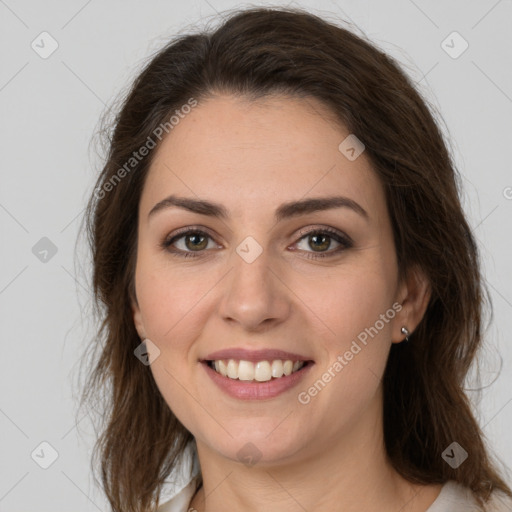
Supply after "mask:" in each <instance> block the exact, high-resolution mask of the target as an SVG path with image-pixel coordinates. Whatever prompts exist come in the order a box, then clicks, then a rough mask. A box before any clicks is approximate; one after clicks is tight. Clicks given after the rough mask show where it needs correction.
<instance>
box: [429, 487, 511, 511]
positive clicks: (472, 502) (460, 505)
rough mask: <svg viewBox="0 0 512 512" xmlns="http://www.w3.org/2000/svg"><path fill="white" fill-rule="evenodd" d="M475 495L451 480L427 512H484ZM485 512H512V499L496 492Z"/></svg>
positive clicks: (486, 505) (487, 504)
mask: <svg viewBox="0 0 512 512" xmlns="http://www.w3.org/2000/svg"><path fill="white" fill-rule="evenodd" d="M482 510H483V509H482V508H481V507H480V506H479V505H478V502H477V501H476V499H475V497H474V496H473V493H472V492H471V490H470V489H468V488H467V487H464V486H463V485H461V484H459V483H457V482H455V481H453V480H450V481H448V482H446V483H445V484H444V486H443V488H442V490H441V493H440V494H439V496H438V497H437V499H436V500H435V501H434V503H432V505H431V506H430V507H429V508H428V510H427V511H426V512H482ZM485 512H512V499H511V498H509V497H508V496H507V495H506V494H504V493H503V492H501V491H495V492H493V493H492V494H491V497H490V498H489V500H488V501H487V502H486V504H485Z"/></svg>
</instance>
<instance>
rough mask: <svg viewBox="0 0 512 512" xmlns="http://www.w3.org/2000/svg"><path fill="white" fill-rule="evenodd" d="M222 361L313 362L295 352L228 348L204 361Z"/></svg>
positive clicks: (210, 355) (209, 355) (208, 356)
mask: <svg viewBox="0 0 512 512" xmlns="http://www.w3.org/2000/svg"><path fill="white" fill-rule="evenodd" d="M220 359H235V360H244V361H252V362H257V361H273V360H275V359H281V360H283V361H287V360H291V361H312V359H311V358H310V357H306V356H302V355H300V354H295V353H293V352H286V351H284V350H277V349H261V350H247V349H245V348H226V349H224V350H218V351H216V352H212V353H211V354H208V355H207V356H206V357H205V358H204V359H203V361H219V360H220Z"/></svg>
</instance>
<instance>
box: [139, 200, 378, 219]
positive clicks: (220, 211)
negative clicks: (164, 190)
mask: <svg viewBox="0 0 512 512" xmlns="http://www.w3.org/2000/svg"><path fill="white" fill-rule="evenodd" d="M173 206H174V207H178V208H183V209H185V210H188V211H190V212H193V213H197V214H199V215H207V216H209V217H216V218H219V219H224V220H226V219H228V218H229V213H228V210H227V209H226V208H225V207H224V206H223V205H221V204H219V203H214V202H212V201H207V200H204V199H194V198H191V197H179V196H176V195H170V196H168V197H166V198H165V199H163V200H162V201H160V202H158V203H157V204H155V206H153V208H152V209H151V211H150V212H149V214H148V217H151V216H153V215H154V214H155V213H157V212H159V211H162V210H164V209H167V208H171V207H173ZM333 208H349V209H351V210H353V211H355V212H356V213H358V214H359V215H361V216H362V217H364V218H365V219H366V220H368V219H369V215H368V213H367V211H366V210H365V209H364V208H363V207H362V206H361V205H360V204H359V203H357V202H356V201H354V200H353V199H350V198H349V197H345V196H332V197H317V198H310V199H303V200H300V201H290V202H288V203H283V204H281V205H280V206H279V208H277V210H276V212H275V214H274V217H275V220H276V222H279V221H282V220H284V219H288V218H292V217H298V216H300V215H306V214H308V213H314V212H319V211H324V210H330V209H333Z"/></svg>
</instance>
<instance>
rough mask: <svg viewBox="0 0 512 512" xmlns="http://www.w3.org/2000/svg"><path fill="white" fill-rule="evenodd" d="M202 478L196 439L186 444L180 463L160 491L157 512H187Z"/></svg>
mask: <svg viewBox="0 0 512 512" xmlns="http://www.w3.org/2000/svg"><path fill="white" fill-rule="evenodd" d="M200 479H201V471H200V466H199V459H198V457H197V447H196V443H195V439H192V441H191V442H190V443H189V444H188V445H187V446H186V448H185V450H184V451H183V454H182V456H181V459H180V461H179V462H178V465H177V466H176V468H175V469H174V471H173V472H172V473H171V474H170V475H169V477H168V478H167V479H166V480H165V482H164V485H163V486H162V490H161V491H160V501H159V503H160V505H159V507H158V511H157V512H187V510H188V507H189V504H190V500H191V499H192V496H193V495H194V494H195V492H196V490H197V487H198V484H199V482H200Z"/></svg>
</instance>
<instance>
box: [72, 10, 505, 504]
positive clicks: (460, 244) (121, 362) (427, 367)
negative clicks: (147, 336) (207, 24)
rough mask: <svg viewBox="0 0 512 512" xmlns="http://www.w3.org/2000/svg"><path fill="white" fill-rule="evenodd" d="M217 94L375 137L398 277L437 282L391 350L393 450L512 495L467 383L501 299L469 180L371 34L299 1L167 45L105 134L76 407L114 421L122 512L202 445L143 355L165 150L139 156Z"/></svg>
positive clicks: (112, 475)
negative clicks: (482, 256) (141, 285)
mask: <svg viewBox="0 0 512 512" xmlns="http://www.w3.org/2000/svg"><path fill="white" fill-rule="evenodd" d="M219 93H227V94H232V95H238V96H243V97H247V98H250V99H257V98H263V97H265V96H268V95H272V94H282V95H288V96H292V97H299V98H305V99H307V98H316V99H318V100H320V101H321V102H323V103H324V104H325V105H326V106H327V107H328V109H329V110H330V112H332V114H333V116H334V118H335V119H336V120H337V121H339V122H340V123H341V124H342V125H343V126H345V127H346V128H347V129H348V130H349V131H350V133H353V134H355V135H356V136H357V137H358V138H359V139H360V140H361V141H363V143H364V145H365V147H366V150H365V155H366V156H367V157H368V158H369V160H370V162H371V164H372V166H373V169H374V171H375V173H376V174H377V176H378V177H379V178H380V180H381V182H382V184H383V186H384V189H385V194H386V201H387V207H388V211H389V215H390V218H391V222H392V227H393V234H394V243H395V248H396V253H397V259H398V265H399V272H400V276H401V277H404V276H405V275H407V273H408V271H409V270H410V269H412V268H413V266H419V267H420V268H421V269H422V270H423V272H424V273H425V275H426V276H427V278H428V280H429V282H430V285H431V290H432V295H431V298H430V302H429V304H428V308H427V310H426V313H425V315H424V317H423V319H422V321H421V323H420V324H419V325H418V327H417V329H416V330H415V332H414V333H413V334H412V336H411V340H410V341H409V343H401V344H397V345H393V346H392V348H391V352H390V354H389V359H388V362H387V367H386V370H385V374H384V381H383V389H384V439H385V448H386V451H387V454H388V456H389V459H390V461H391V463H392V465H393V467H394V468H395V470H396V471H397V472H398V473H399V474H400V475H402V476H403V477H404V478H406V479H407V480H409V481H410V482H414V483H421V484H432V483H444V482H446V481H448V480H455V481H457V482H459V483H460V484H462V485H464V486H466V487H468V488H470V489H471V490H472V492H473V494H474V496H475V497H476V499H477V501H478V502H479V503H480V505H482V506H484V508H485V502H486V501H487V499H488V497H489V496H490V494H491V492H492V491H493V490H495V489H497V490H501V491H503V492H505V493H506V494H507V495H509V496H512V492H511V490H510V488H509V487H508V486H507V484H506V483H505V482H504V480H503V479H502V477H501V476H500V474H499V472H498V470H497V469H496V466H495V464H496V463H495V462H493V461H492V460H491V458H490V455H489V452H488V449H487V448H486V445H485V437H484V434H483V432H482V431H481V429H480V427H479V425H478V422H477V421H476V419H475V416H474V413H473V412H472V408H471V402H470V401H469V399H468V397H467V396H466V394H465V391H464V381H465V378H466V376H467V373H468V370H469V369H470V367H471V364H472V362H473V361H474V359H475V358H476V356H477V353H478V352H479V349H480V348H481V344H482V331H483V328H482V322H483V320H482V318H483V312H484V305H486V304H487V303H488V302H489V300H488V293H487V291H486V289H485V287H484V286H483V283H482V276H481V271H480V261H479V254H478V249H477V245H476V243H475V239H474V237H473V235H472V232H471V229H470V227H469V225H468V223H467V221H466V219H465V216H464V213H463V210H462V207H461V202H460V196H459V195H460V178H459V175H458V172H457V170H456V168H455V165H454V163H453V160H452V156H451V154H450V151H449V149H448V146H447V143H446V142H445V141H444V139H443V136H442V134H441V131H440V128H439V126H438V124H437V122H436V121H435V116H434V112H433V110H434V109H433V108H432V107H431V106H430V105H429V104H428V103H427V102H426V100H424V99H422V97H421V96H420V94H419V92H418V91H417V90H416V89H415V86H414V84H413V83H412V81H411V79H410V78H408V77H407V75H406V74H405V73H404V72H403V71H402V70H401V68H400V66H399V65H398V64H397V63H396V62H395V61H394V60H393V59H392V58H391V57H390V56H388V55H387V54H386V53H384V52H383V51H381V50H379V49H378V48H377V47H376V46H374V45H373V44H372V43H371V42H369V41H368V40H367V39H366V38H365V37H364V36H359V35H356V34H355V33H354V32H353V31H352V30H349V29H347V28H343V27H341V26H339V25H337V24H335V23H331V22H328V21H326V20H325V19H322V18H320V17H318V16H316V15H314V14H311V13H308V12H306V11H303V10H301V9H292V8H249V9H244V10H238V11H235V12H232V13H231V14H230V16H228V17H226V19H224V20H223V21H222V23H221V24H220V25H219V26H218V27H217V28H215V29H212V30H204V31H199V32H198V33H194V34H186V35H179V36H176V37H175V38H174V39H173V40H172V41H170V42H169V43H168V44H167V45H166V46H165V47H164V48H162V49H161V50H160V51H158V52H157V53H156V54H155V55H154V56H153V57H152V58H151V60H150V61H149V62H148V63H147V64H146V65H145V67H144V68H143V70H142V71H141V72H140V73H139V75H138V77H137V78H136V79H135V81H134V83H133V84H132V85H131V88H130V90H129V91H128V92H127V93H126V94H125V96H124V97H123V99H122V101H121V104H120V106H119V109H118V112H117V114H116V116H115V119H113V120H111V121H110V124H109V127H108V129H107V130H105V131H104V136H105V142H106V144H107V148H108V149H107V154H106V158H105V161H104V166H103V169H102V171H101V173H100V175H99V177H98V179H97V182H96V187H95V191H94V193H92V194H91V196H90V199H89V202H88V205H87V211H86V215H85V217H84V221H85V223H86V226H85V232H86V234H87V240H88V243H89V244H90V250H91V253H92V264H93V270H92V285H93V292H94V311H95V315H96V316H95V318H96V319H97V320H98V326H99V328H98V331H97V335H95V338H94V343H93V344H92V345H91V348H92V349H93V352H94V353H93V355H92V357H91V359H90V361H89V362H88V363H89V364H88V366H87V369H88V375H87V382H86V384H85V386H84V389H83V394H82V396H81V402H80V403H81V405H82V404H85V403H87V404H88V405H89V406H90V407H91V408H93V407H94V408H95V409H96V412H97V413H98V416H99V417H100V420H101V422H102V423H101V427H100V430H101V435H99V437H98V439H97V442H96V444H95V446H94V451H93V459H94V460H95V461H96V464H97V466H98V467H99V468H100V469H101V480H102V485H103V488H104V491H105V494H106V496H107V498H108V500H109V502H110V504H111V507H112V510H113V511H114V512H147V511H149V510H153V507H154V506H155V505H156V506H158V502H159V501H158V496H159V493H160V490H161V488H162V485H163V482H164V480H165V479H166V478H167V477H168V476H169V474H170V473H171V472H172V470H173V468H174V467H175V466H176V464H177V462H178V459H179V457H180V455H181V454H182V452H183V450H184V448H185V446H186V445H187V443H188V442H189V441H190V440H191V439H192V434H191V433H190V432H189V431H188V430H187V429H186V428H185V427H184V426H183V425H182V424H181V423H180V421H179V420H178V419H177V418H176V416H175V415H174V414H173V412H172V411H171V410H170V408H169V406H168V405H167V404H166V402H165V401H164V400H163V397H162V396H161V394H160V391H159V390H158V388H157V386H156V383H155V381H154V379H153V376H152V373H151V371H150V369H149V367H148V366H145V365H143V364H141V363H140V361H139V360H138V359H137V358H136V357H135V356H134V350H135V348H136V347H137V346H138V345H139V344H140V339H139V337H138V335H137V332H136V330H135V327H134V322H133V316H132V310H131V307H130V304H131V300H132V298H134V297H135V294H134V269H135V262H136V243H137V215H138V204H139V200H140V197H141V192H142V189H143V186H144V181H145V177H146V175H147V172H148V169H149V167H150V165H151V162H152V158H153V156H154V154H155V152H156V151H157V149H158V144H157V147H156V149H152V150H151V151H150V152H149V154H148V155H147V156H145V157H144V158H141V159H140V160H139V159H137V161H134V160H130V159H131V158H132V159H133V154H134V152H135V151H137V150H139V148H141V147H142V146H144V145H147V143H148V140H149V138H151V139H152V140H155V136H154V135H155V130H157V129H158V127H159V126H161V125H162V124H163V123H166V122H168V120H169V117H170V116H171V115H172V113H173V112H175V111H176V110H177V109H180V107H181V106H182V105H184V104H186V103H187V102H188V100H189V99H190V98H191V97H192V98H195V99H196V100H197V101H198V102H199V104H200V102H201V100H203V99H207V98H211V97H215V95H216V94H219ZM155 142H158V141H155ZM126 162H131V164H130V168H129V169H127V168H126ZM123 166H125V167H124V168H125V171H126V172H120V169H122V168H123ZM121 174H122V176H120V175H121ZM116 176H117V178H116ZM453 441H457V442H458V443H459V444H460V445H461V446H462V447H465V449H466V450H467V451H469V452H470V456H469V457H468V459H467V460H466V461H465V462H464V463H463V464H462V465H461V466H459V467H458V468H457V469H453V468H452V467H451V466H450V465H448V464H447V463H446V462H445V461H444V460H443V458H442V457H441V454H442V452H443V451H444V450H445V449H446V448H447V447H448V446H449V445H450V444H451V443H452V442H453Z"/></svg>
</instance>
